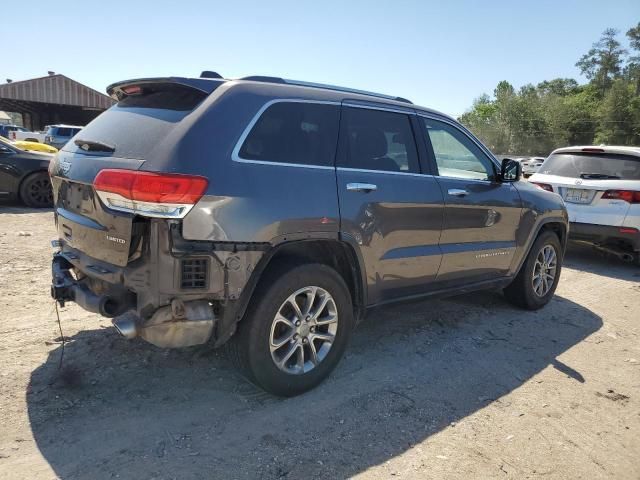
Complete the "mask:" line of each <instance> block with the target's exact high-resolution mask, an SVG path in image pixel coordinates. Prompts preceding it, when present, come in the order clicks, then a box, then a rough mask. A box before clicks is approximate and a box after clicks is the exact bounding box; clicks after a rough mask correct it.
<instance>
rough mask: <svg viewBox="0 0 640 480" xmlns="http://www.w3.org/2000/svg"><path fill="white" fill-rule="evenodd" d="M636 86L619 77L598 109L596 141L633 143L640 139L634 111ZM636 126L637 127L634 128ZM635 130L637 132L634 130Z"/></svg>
mask: <svg viewBox="0 0 640 480" xmlns="http://www.w3.org/2000/svg"><path fill="white" fill-rule="evenodd" d="M633 97H634V87H633V85H632V84H630V83H629V82H627V81H625V80H624V79H617V80H615V81H614V82H613V84H612V86H611V88H610V89H609V91H608V92H607V94H606V96H605V97H604V99H603V101H602V104H601V105H600V108H599V109H598V120H599V122H598V129H597V131H596V137H595V143H606V144H612V145H633V144H637V143H638V142H639V141H640V138H639V137H638V135H637V125H634V123H635V121H637V119H636V118H634V117H636V115H635V113H636V112H634V103H635V102H634V98H633ZM634 127H635V128H634ZM634 130H635V132H634Z"/></svg>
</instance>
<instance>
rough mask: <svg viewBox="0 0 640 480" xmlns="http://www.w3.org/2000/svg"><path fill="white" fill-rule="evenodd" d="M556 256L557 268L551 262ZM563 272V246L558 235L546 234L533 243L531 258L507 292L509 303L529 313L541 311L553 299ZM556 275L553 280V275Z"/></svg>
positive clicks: (529, 257)
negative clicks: (549, 260)
mask: <svg viewBox="0 0 640 480" xmlns="http://www.w3.org/2000/svg"><path fill="white" fill-rule="evenodd" d="M551 254H553V256H554V258H555V263H554V265H555V266H554V267H553V268H548V267H550V266H551V265H549V264H548V263H547V259H548V258H550V257H551ZM561 270H562V246H561V245H560V240H559V239H558V236H557V235H556V234H555V233H553V232H550V231H544V232H542V233H541V234H540V235H538V238H537V239H536V240H535V242H533V245H532V247H531V250H529V254H528V255H527V258H526V260H525V262H524V264H523V265H522V267H521V268H520V271H519V272H518V275H516V277H515V278H514V280H513V282H511V284H509V286H508V287H506V288H505V289H504V295H505V297H506V298H507V300H509V302H511V303H513V304H514V305H516V306H518V307H520V308H524V309H526V310H538V309H539V308H542V307H544V306H545V305H546V304H547V303H549V301H550V300H551V298H552V297H553V295H554V293H555V291H556V288H557V286H558V281H559V280H560V272H561ZM551 274H553V278H551V277H550V275H551Z"/></svg>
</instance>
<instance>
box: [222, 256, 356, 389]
mask: <svg viewBox="0 0 640 480" xmlns="http://www.w3.org/2000/svg"><path fill="white" fill-rule="evenodd" d="M312 296H313V297H312ZM311 298H313V299H311ZM292 299H293V300H292ZM310 299H311V300H310ZM292 301H293V302H295V303H296V305H297V306H298V307H299V308H298V310H297V312H298V313H296V310H295V309H294V307H293V303H291V302H292ZM323 303H324V306H323ZM316 311H317V313H316ZM312 317H317V319H314V318H312ZM305 322H306V323H305ZM353 327H354V318H353V307H352V302H351V296H350V294H349V289H348V288H347V285H346V284H345V282H344V280H343V279H342V277H341V276H340V275H339V274H338V273H337V272H336V271H335V270H333V269H332V268H330V267H328V266H326V265H322V264H304V265H298V266H290V265H288V266H287V265H279V266H277V267H275V268H273V269H272V270H271V271H269V272H268V273H267V274H266V275H265V277H264V278H262V279H261V281H260V284H259V285H258V287H257V288H256V291H255V292H254V295H253V301H252V302H251V304H250V305H249V309H248V310H247V313H246V315H245V317H244V319H243V320H242V321H241V322H240V323H239V324H238V330H237V332H236V334H235V335H234V336H233V337H232V338H231V339H230V340H229V342H227V354H228V356H229V358H230V360H231V361H232V362H233V363H234V364H235V365H236V367H237V368H238V369H239V370H240V371H241V372H242V373H243V374H244V375H245V376H246V377H247V379H249V380H250V381H251V382H252V383H254V384H255V385H257V386H259V387H261V388H263V389H264V390H266V391H268V392H270V393H272V394H274V395H279V396H284V397H290V396H294V395H299V394H301V393H303V392H306V391H307V390H310V389H312V388H314V387H315V386H317V385H318V384H319V383H321V382H322V381H323V380H324V379H325V378H326V377H327V376H328V375H329V374H330V373H331V371H333V369H334V368H335V367H336V365H337V364H338V362H339V361H340V358H341V357H342V355H343V353H344V351H345V349H346V347H347V344H348V342H349V339H350V337H351V333H352V331H353ZM303 342H304V343H303ZM280 344H282V345H281V346H279V347H278V346H277V345H280ZM312 347H313V349H312ZM287 355H289V357H288V358H287V359H286V360H284V359H285V358H286V357H287ZM300 359H302V360H301V361H300Z"/></svg>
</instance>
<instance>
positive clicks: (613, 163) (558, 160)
mask: <svg viewBox="0 0 640 480" xmlns="http://www.w3.org/2000/svg"><path fill="white" fill-rule="evenodd" d="M540 173H543V174H546V175H558V176H560V177H571V178H586V179H622V180H640V158H638V157H634V156H631V155H619V154H590V153H556V154H553V155H551V156H549V158H547V159H546V160H545V162H544V163H543V164H542V166H541V167H540Z"/></svg>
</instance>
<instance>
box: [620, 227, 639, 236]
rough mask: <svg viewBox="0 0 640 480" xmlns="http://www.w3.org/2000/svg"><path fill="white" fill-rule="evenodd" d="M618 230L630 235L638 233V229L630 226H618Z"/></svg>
mask: <svg viewBox="0 0 640 480" xmlns="http://www.w3.org/2000/svg"><path fill="white" fill-rule="evenodd" d="M618 231H619V232H620V233H628V234H630V235H635V234H637V233H638V229H637V228H631V227H620V228H619V229H618Z"/></svg>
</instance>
